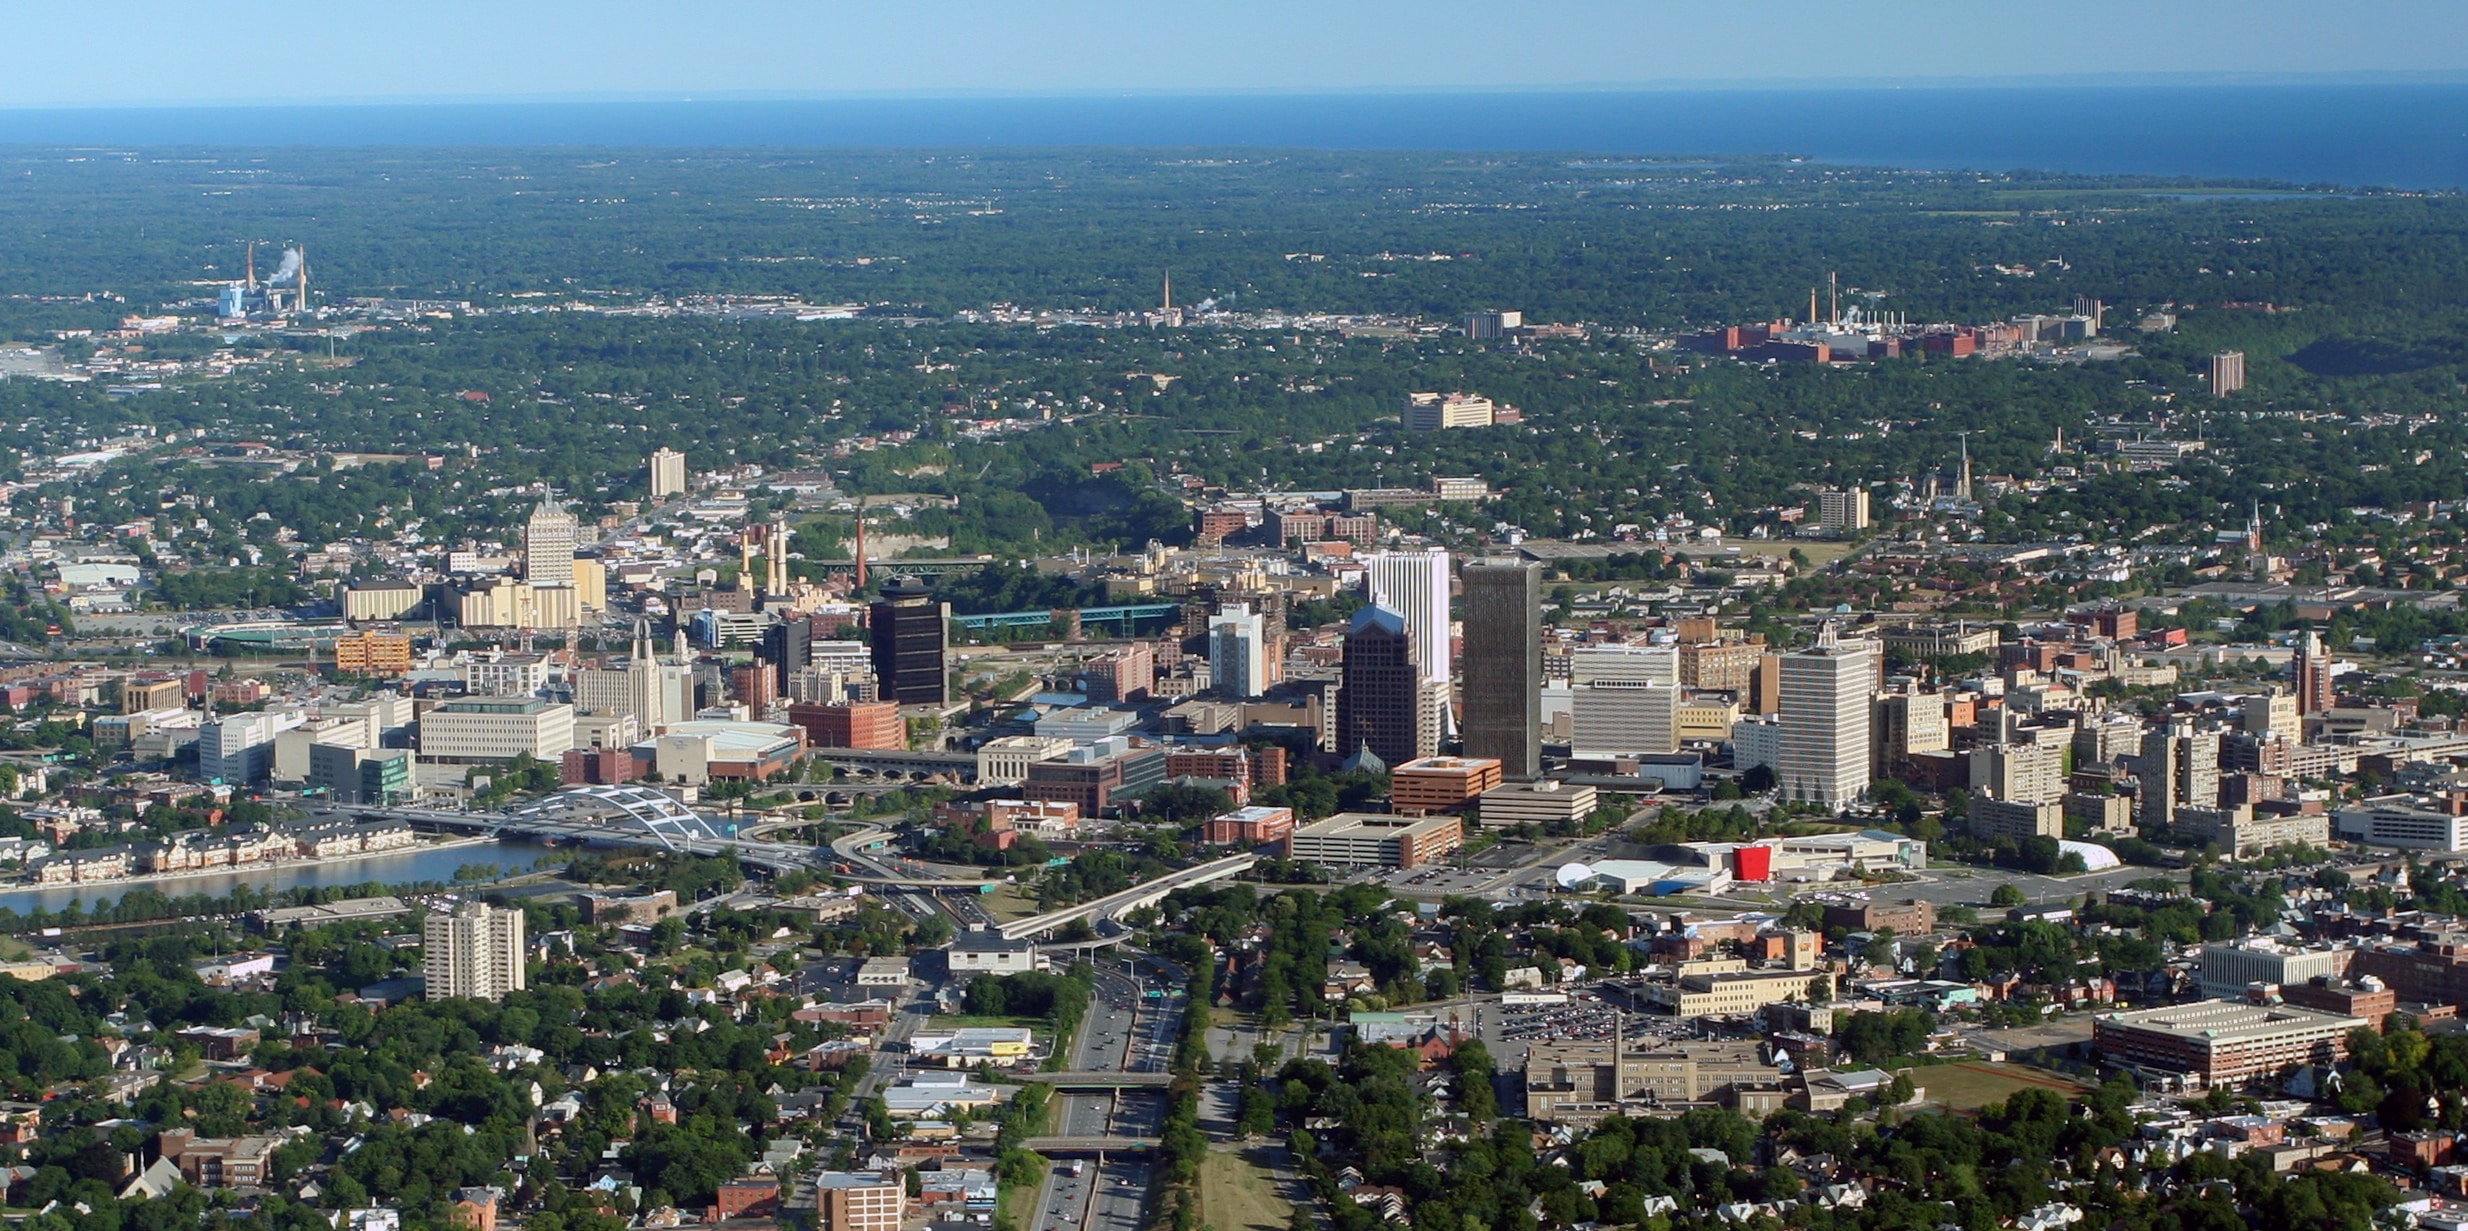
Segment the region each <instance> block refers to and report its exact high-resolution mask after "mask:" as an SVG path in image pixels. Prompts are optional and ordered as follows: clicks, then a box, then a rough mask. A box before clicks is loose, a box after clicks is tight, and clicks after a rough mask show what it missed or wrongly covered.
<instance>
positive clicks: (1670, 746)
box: [1569, 680, 1680, 759]
mask: <svg viewBox="0 0 2468 1231" xmlns="http://www.w3.org/2000/svg"><path fill="white" fill-rule="evenodd" d="M1569 717H1570V730H1571V732H1572V739H1571V741H1570V748H1569V754H1570V755H1571V756H1574V757H1577V758H1579V759H1585V758H1591V757H1623V756H1653V755H1656V754H1660V753H1665V752H1672V751H1676V750H1677V749H1678V748H1679V738H1680V690H1679V688H1678V687H1677V686H1675V685H1672V684H1665V683H1659V682H1654V681H1647V680H1598V681H1595V682H1594V683H1590V684H1585V685H1581V686H1579V687H1578V688H1576V689H1575V690H1574V696H1573V697H1572V699H1571V704H1570V715H1569Z"/></svg>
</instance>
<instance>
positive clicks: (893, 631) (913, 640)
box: [866, 577, 951, 705]
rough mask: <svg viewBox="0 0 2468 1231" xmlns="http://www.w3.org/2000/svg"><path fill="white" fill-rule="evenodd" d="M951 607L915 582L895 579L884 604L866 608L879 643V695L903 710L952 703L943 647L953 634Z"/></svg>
mask: <svg viewBox="0 0 2468 1231" xmlns="http://www.w3.org/2000/svg"><path fill="white" fill-rule="evenodd" d="M950 623H951V605H950V604H949V603H938V602H936V601H934V595H933V592H932V591H930V590H928V589H927V588H926V587H925V586H923V585H921V584H919V583H918V581H917V579H916V578H914V577H895V578H893V579H892V580H891V584H889V585H886V586H884V587H883V597H882V600H881V601H879V602H876V603H873V604H870V605H869V606H868V607H867V608H866V627H867V629H868V630H869V631H870V632H871V633H872V634H873V638H874V680H875V683H876V685H877V690H876V696H877V697H878V698H879V699H881V700H884V701H897V702H899V703H900V704H902V705H941V704H943V703H944V701H945V700H947V699H948V698H949V695H950V693H949V684H950V681H949V678H948V677H947V676H946V675H945V673H944V671H943V643H944V640H945V638H946V637H948V636H949V635H950Z"/></svg>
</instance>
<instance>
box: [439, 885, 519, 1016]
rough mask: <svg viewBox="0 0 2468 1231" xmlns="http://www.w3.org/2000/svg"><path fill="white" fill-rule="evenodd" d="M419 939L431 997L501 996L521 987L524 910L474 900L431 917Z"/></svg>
mask: <svg viewBox="0 0 2468 1231" xmlns="http://www.w3.org/2000/svg"><path fill="white" fill-rule="evenodd" d="M420 939H421V950H422V952H421V971H422V973H423V974H425V975H426V976H427V977H428V998H429V999H431V1000H446V999H455V998H459V999H469V1000H498V999H502V998H503V997H504V996H505V994H506V993H507V992H519V991H521V990H523V986H524V971H523V962H524V959H525V957H526V956H527V954H526V953H525V946H524V943H523V912H522V911H520V910H510V909H506V908H503V907H496V906H491V905H489V904H488V903H486V902H472V903H469V904H467V905H465V906H463V907H462V908H461V909H459V910H457V911H455V912H454V913H453V914H451V915H430V916H429V917H428V920H427V922H426V923H425V924H424V925H423V926H422V929H421V936H420Z"/></svg>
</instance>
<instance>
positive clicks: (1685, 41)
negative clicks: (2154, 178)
mask: <svg viewBox="0 0 2468 1231" xmlns="http://www.w3.org/2000/svg"><path fill="white" fill-rule="evenodd" d="M0 21H4V22H5V23H6V25H5V29H6V31H7V38H6V40H5V44H6V45H5V46H4V47H0V106H7V107H26V106H62V105H92V104H119V103H211V102H308V101H331V100H417V99H429V98H436V99H454V98H460V99H471V98H522V97H575V96H592V95H615V96H624V97H667V98H675V97H689V96H696V95H716V94H722V93H732V94H745V93H757V94H760V93H778V94H841V93H859V94H872V93H905V92H927V93H945V92H953V91H988V92H996V93H1007V92H1045V91H1069V92H1104V91H1115V90H1125V91H1194V92H1206V91H1221V90H1287V91H1296V90H1299V91H1313V90H1358V89H1379V90H1399V89H1418V88H1423V89H1453V88H1552V87H1600V86H1623V85H1662V84H1686V83H1688V82H1706V81H1721V82H1734V83H1746V82H1806V81H1845V80H1851V81H1861V82H1897V81H1911V82H1918V81H1926V80H1930V79H1942V78H1962V79H1972V80H1978V79H1988V80H2001V79H2010V78H2018V77H2049V76H2059V77H2063V76H2082V75H2129V76H2135V77H2143V78H2148V77H2170V76H2178V75H2190V74H2222V73H2243V74H2258V75H2264V76H2273V75H2292V74H2349V75H2360V74H2378V73H2445V74H2463V73H2468V5H2462V4H2453V3H2449V2H2448V0H2430V2H2429V0H2414V2H2411V3H2396V2H2391V0H2342V2H2338V3H2330V2H2321V0H2315V2H2299V0H2236V2H2228V0H2130V2H2128V0H2071V2H2069V3H2057V4H2037V5H2000V4H1988V3H1981V2H1980V0H1966V2H1964V3H1938V2H1935V0H1922V2H1919V3H1903V4H1849V3H1840V2H1836V0H1827V2H1824V3H1818V2H1815V0H1761V2H1759V3H1754V4H1744V3H1737V2H1729V3H1723V2H1718V0H1702V2H1690V3H1669V2H1666V0H1627V2H1625V3H1623V2H1618V0H1485V2H1482V3H1472V2H1468V0H1411V2H1408V0H1303V2H1298V0H1245V2H1243V3H1207V2H1203V3H1192V2H1191V0H1182V2H1180V3H1177V2H1176V0H1139V2H1137V3H1132V2H1125V0H1001V2H989V0H707V2H705V3H694V4H690V3H660V2H651V0H596V2H593V3H583V2H580V0H488V2H475V0H420V2H415V3H402V2H400V0H395V2H383V3H381V2H379V0H324V2H323V3H315V4H311V3H304V2H301V0H260V2H257V3H252V4H246V5H213V4H200V3H197V2H196V0H176V2H171V0H118V2H116V3H113V4H111V5H109V6H95V5H86V4H75V3H64V2H60V0H52V2H50V3H28V2H26V0H18V2H17V3H10V4H6V5H4V6H0Z"/></svg>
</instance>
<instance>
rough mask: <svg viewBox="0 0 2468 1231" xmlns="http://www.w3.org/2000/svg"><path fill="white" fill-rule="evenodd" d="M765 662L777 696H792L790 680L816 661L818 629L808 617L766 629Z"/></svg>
mask: <svg viewBox="0 0 2468 1231" xmlns="http://www.w3.org/2000/svg"><path fill="white" fill-rule="evenodd" d="M763 661H764V662H767V663H769V664H771V679H772V692H773V694H774V695H776V696H782V697H785V696H787V695H789V693H790V691H791V685H790V683H789V679H790V677H792V676H794V675H796V674H797V673H798V672H799V671H801V670H804V669H805V668H806V667H807V666H809V665H811V664H812V663H813V661H814V625H813V624H812V623H810V622H808V621H807V619H806V618H805V617H804V616H801V615H795V614H791V615H790V616H789V617H788V618H787V619H784V620H782V621H780V622H779V623H777V624H774V625H772V626H771V627H769V628H766V629H764V630H763Z"/></svg>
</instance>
